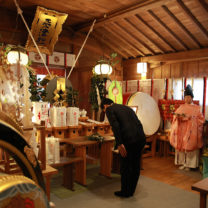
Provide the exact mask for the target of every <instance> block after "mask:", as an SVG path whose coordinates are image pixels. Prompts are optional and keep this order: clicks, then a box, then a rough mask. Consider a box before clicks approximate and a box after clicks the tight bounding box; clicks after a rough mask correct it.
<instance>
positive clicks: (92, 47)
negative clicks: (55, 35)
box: [59, 33, 103, 55]
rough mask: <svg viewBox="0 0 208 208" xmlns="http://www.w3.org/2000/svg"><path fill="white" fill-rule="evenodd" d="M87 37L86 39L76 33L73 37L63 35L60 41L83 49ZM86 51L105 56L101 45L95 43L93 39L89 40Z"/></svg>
mask: <svg viewBox="0 0 208 208" xmlns="http://www.w3.org/2000/svg"><path fill="white" fill-rule="evenodd" d="M91 36H92V35H91ZM85 37H86V36H85V35H82V34H78V33H76V34H75V35H74V36H73V37H70V36H67V35H66V34H64V33H62V34H61V35H60V37H59V41H60V42H64V43H68V44H73V45H76V46H79V47H81V46H82V44H83V42H84V39H85ZM84 49H87V50H89V51H92V52H94V53H97V54H100V55H103V51H102V49H101V48H100V45H99V43H98V42H97V41H95V40H94V39H93V38H92V37H89V38H88V40H87V42H86V45H85V47H84Z"/></svg>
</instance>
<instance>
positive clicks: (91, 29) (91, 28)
mask: <svg viewBox="0 0 208 208" xmlns="http://www.w3.org/2000/svg"><path fill="white" fill-rule="evenodd" d="M95 22H96V19H95V20H94V21H93V23H92V25H91V27H90V30H89V32H88V34H87V36H86V38H85V40H84V42H83V44H82V47H81V48H80V50H79V53H78V55H77V57H76V59H75V61H74V63H73V65H72V68H71V70H70V72H69V74H68V76H67V79H69V77H70V75H71V73H72V70H73V69H74V66H75V64H76V62H77V60H78V58H79V56H80V54H81V52H82V49H83V48H84V46H85V43H86V41H87V39H88V37H89V35H90V33H91V32H92V31H93V27H94V24H95Z"/></svg>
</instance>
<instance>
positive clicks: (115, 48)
mask: <svg viewBox="0 0 208 208" xmlns="http://www.w3.org/2000/svg"><path fill="white" fill-rule="evenodd" d="M92 36H93V37H95V39H97V40H99V41H101V42H103V43H104V44H106V45H107V46H108V47H109V48H110V49H112V50H113V51H115V52H117V53H118V54H120V55H121V56H122V57H124V58H126V59H128V56H127V55H126V54H125V53H123V52H122V51H120V50H118V46H115V44H114V43H111V42H109V41H104V40H103V39H100V37H101V35H100V34H96V33H95V32H94V33H93V34H92Z"/></svg>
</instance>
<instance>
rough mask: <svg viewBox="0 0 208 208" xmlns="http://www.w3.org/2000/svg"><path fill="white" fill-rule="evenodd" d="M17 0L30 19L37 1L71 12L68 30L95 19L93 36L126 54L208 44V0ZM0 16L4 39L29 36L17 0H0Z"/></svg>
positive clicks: (85, 29) (86, 25)
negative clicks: (17, 13) (6, 36)
mask: <svg viewBox="0 0 208 208" xmlns="http://www.w3.org/2000/svg"><path fill="white" fill-rule="evenodd" d="M17 2H18V3H19V5H20V8H21V9H22V10H23V15H24V16H25V18H26V19H27V21H28V22H29V24H31V22H32V20H33V18H34V14H35V9H36V6H42V7H45V8H48V9H52V10H56V11H59V12H63V13H67V14H68V15H69V16H68V19H67V21H66V22H65V24H64V31H65V33H64V34H67V32H68V33H73V35H76V34H77V35H79V36H80V35H81V34H83V35H86V33H87V32H88V30H89V28H90V26H91V24H92V22H93V20H94V19H96V20H97V21H96V24H95V26H94V30H93V32H92V33H91V35H90V37H91V38H93V39H95V40H96V41H98V42H101V43H102V44H105V45H106V46H107V47H109V48H110V49H111V50H112V51H115V52H117V53H119V54H120V55H121V56H122V57H123V58H124V59H129V58H136V57H147V56H148V57H149V56H155V55H159V54H160V55H162V54H169V53H175V52H183V51H190V50H195V49H202V48H208V0H146V1H141V0H140V1H138V0H58V1H57V0H18V1H17ZM0 18H1V22H0V42H6V43H8V42H9V38H5V34H8V33H9V32H10V33H14V32H15V33H16V34H15V35H16V36H17V37H16V38H19V39H20V40H21V41H20V40H19V41H20V42H21V43H24V41H26V39H27V31H26V29H25V28H24V25H23V24H22V23H21V22H20V21H21V20H18V21H17V15H16V7H15V4H14V2H13V0H0ZM18 18H19V19H20V17H18ZM2 20H3V21H2ZM8 20H10V21H9V24H8ZM17 22H18V26H17ZM10 36H11V35H10ZM13 36H14V35H13ZM12 39H14V38H12Z"/></svg>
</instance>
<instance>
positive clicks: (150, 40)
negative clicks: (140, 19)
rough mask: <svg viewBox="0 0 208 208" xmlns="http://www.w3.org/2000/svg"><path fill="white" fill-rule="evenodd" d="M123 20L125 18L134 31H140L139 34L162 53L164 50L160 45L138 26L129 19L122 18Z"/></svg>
mask: <svg viewBox="0 0 208 208" xmlns="http://www.w3.org/2000/svg"><path fill="white" fill-rule="evenodd" d="M124 20H125V21H126V22H128V24H129V25H130V26H131V28H132V29H133V30H134V31H136V32H138V33H140V34H141V35H142V36H143V37H145V38H146V39H147V40H148V41H149V42H150V43H151V44H153V45H154V46H155V47H156V48H158V50H159V51H161V52H162V53H164V52H165V50H164V49H163V48H162V47H161V46H159V45H158V44H157V43H156V42H155V41H153V40H152V39H151V38H150V37H149V36H148V35H147V34H145V33H144V32H143V31H141V30H139V28H138V27H137V26H136V25H135V24H133V23H132V22H131V21H130V20H129V19H127V18H124Z"/></svg>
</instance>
